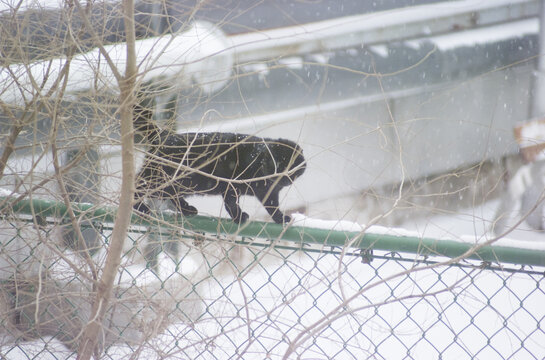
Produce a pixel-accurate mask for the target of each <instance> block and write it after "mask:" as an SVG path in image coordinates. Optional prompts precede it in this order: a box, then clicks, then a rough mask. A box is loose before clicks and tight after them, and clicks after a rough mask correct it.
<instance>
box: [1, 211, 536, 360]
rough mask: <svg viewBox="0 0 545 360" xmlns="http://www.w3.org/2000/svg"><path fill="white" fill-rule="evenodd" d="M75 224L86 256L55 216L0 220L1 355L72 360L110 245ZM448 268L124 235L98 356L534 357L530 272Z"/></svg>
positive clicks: (175, 233)
mask: <svg viewBox="0 0 545 360" xmlns="http://www.w3.org/2000/svg"><path fill="white" fill-rule="evenodd" d="M86 224H87V225H86V226H95V227H94V229H95V230H96V231H97V232H98V233H99V234H100V242H99V243H100V246H99V247H100V249H99V250H98V251H97V252H96V253H95V254H94V255H93V257H92V258H91V257H90V256H86V255H85V252H82V251H79V252H78V251H75V250H73V249H71V250H69V249H68V248H67V247H66V246H65V245H63V243H62V240H61V239H62V234H63V230H62V229H63V226H64V227H67V226H68V225H63V224H62V222H61V221H59V220H58V219H55V218H49V217H48V218H40V217H32V216H29V217H27V218H25V217H24V216H21V215H18V214H11V215H6V216H5V217H4V218H3V219H2V221H1V230H0V234H1V235H0V236H1V249H0V261H1V268H0V273H1V275H2V283H1V284H2V285H1V296H0V315H1V317H0V321H1V326H0V328H1V329H3V330H1V331H2V334H1V338H0V341H1V343H0V344H1V347H0V356H1V357H2V358H6V359H75V358H76V356H77V354H76V352H75V350H76V349H77V344H78V339H79V337H80V335H81V331H82V327H83V326H84V324H85V323H86V322H88V321H89V320H90V319H89V318H88V317H89V313H90V309H91V304H92V301H93V299H94V296H93V294H94V291H95V290H96V288H95V287H94V286H93V284H94V282H93V277H96V276H97V272H98V274H100V270H97V269H100V268H101V266H102V265H103V261H104V258H105V248H106V247H107V244H108V241H109V238H110V236H111V228H110V227H108V226H107V225H102V226H97V225H96V223H93V222H88V223H86ZM89 224H91V225H89ZM93 224H95V225H93ZM165 229H167V230H165ZM448 260H449V259H448V258H441V257H429V256H428V257H422V256H419V255H414V254H408V253H398V252H389V251H378V250H370V251H363V250H361V249H353V248H347V247H335V246H323V245H322V246H319V245H306V244H301V243H298V244H297V243H293V242H289V241H285V240H282V239H264V240H262V239H258V238H249V237H241V236H234V235H233V236H230V235H215V234H207V233H198V232H188V231H186V230H184V229H183V228H182V227H161V228H157V227H151V228H150V227H145V226H137V225H134V226H133V227H132V228H131V232H130V234H129V237H128V240H127V242H126V249H125V252H124V256H123V258H122V263H121V268H120V272H119V276H118V280H117V281H116V288H115V290H114V294H113V297H114V300H113V301H112V302H111V305H110V308H109V310H108V312H107V316H106V322H105V324H104V327H103V330H102V333H101V339H100V344H101V347H102V350H103V352H102V353H101V354H100V357H101V358H104V359H125V358H126V359H133V358H142V359H144V358H145V359H153V358H157V359H160V358H169V359H237V358H241V359H282V358H285V359H333V358H334V359H362V358H365V359H422V358H437V359H465V358H482V359H484V358H486V359H497V358H501V359H542V358H543V356H544V355H545V345H544V344H545V331H544V329H543V323H544V319H545V307H544V306H543V303H544V299H545V291H544V290H543V286H542V285H543V276H544V268H542V267H536V266H534V267H528V266H523V265H520V266H519V265H507V264H490V263H483V262H479V261H468V260H464V261H462V262H458V263H452V264H445V263H444V262H445V261H448Z"/></svg>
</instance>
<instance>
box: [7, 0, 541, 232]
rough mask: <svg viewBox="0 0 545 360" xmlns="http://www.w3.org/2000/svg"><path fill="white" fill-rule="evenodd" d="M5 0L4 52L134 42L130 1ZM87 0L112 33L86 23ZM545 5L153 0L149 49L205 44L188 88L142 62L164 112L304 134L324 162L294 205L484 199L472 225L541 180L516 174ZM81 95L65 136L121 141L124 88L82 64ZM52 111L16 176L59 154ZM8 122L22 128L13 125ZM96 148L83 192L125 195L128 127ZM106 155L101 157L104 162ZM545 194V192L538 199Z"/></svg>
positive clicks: (10, 57) (421, 214)
mask: <svg viewBox="0 0 545 360" xmlns="http://www.w3.org/2000/svg"><path fill="white" fill-rule="evenodd" d="M2 6H3V7H4V8H3V9H2V12H0V17H1V19H0V23H1V24H2V25H1V28H2V32H3V34H2V36H1V39H2V41H1V42H0V52H1V53H2V55H3V62H4V64H3V65H4V66H6V65H11V66H12V67H13V66H21V65H18V64H20V63H26V64H29V63H30V64H33V63H40V64H42V65H40V66H41V67H42V68H43V67H45V65H43V64H45V63H46V62H47V60H48V59H52V58H56V57H62V56H65V54H67V53H69V52H70V51H73V49H71V48H70V42H68V41H66V39H67V37H69V35H70V36H77V37H78V39H79V40H80V43H83V44H86V42H87V43H88V44H89V46H88V48H86V47H85V46H80V47H79V48H78V49H77V50H76V51H75V53H85V51H90V50H92V49H93V48H94V44H95V41H96V37H98V38H100V39H101V41H102V42H103V43H104V44H106V45H108V44H116V43H119V42H120V41H122V40H123V39H124V29H123V21H122V18H121V16H120V4H118V3H113V2H105V3H94V4H93V6H92V7H91V6H88V7H87V8H85V7H84V8H78V7H77V6H71V5H70V4H69V3H58V2H56V1H53V2H39V3H38V2H21V3H17V4H10V3H9V2H8V3H4V5H2ZM15 10H16V11H15ZM83 11H86V14H88V15H89V19H90V20H91V22H92V23H93V25H94V28H95V29H96V33H95V34H91V33H89V32H88V31H86V30H84V29H85V27H84V26H83V20H82V17H81V12H83ZM540 11H541V7H540V1H536V0H518V1H507V0H500V1H475V0H472V1H469V0H467V1H400V0H398V1H396V0H389V1H386V0H385V1H378V0H377V1H372V2H371V1H326V0H323V1H311V2H309V1H296V0H292V1H288V0H285V1H279V0H277V1H255V0H244V1H204V2H202V1H163V2H160V1H157V2H155V1H151V2H149V1H141V2H138V3H137V14H136V20H137V37H138V39H139V41H142V44H146V45H142V46H143V47H146V49H148V50H147V51H149V54H152V53H153V56H157V57H158V56H160V55H159V54H162V52H161V50H160V49H159V48H160V46H161V45H160V44H159V40H154V39H160V38H161V37H164V36H168V35H169V34H176V35H177V36H178V38H182V39H188V40H187V42H186V43H187V44H189V43H190V44H192V46H191V47H189V45H188V47H187V49H181V48H180V52H182V51H183V52H185V53H186V54H187V56H186V57H184V58H183V61H181V62H178V63H176V66H178V67H179V68H180V69H182V70H180V73H185V74H186V75H185V77H184V79H182V80H183V81H182V80H180V81H174V83H175V85H174V86H173V84H172V83H173V82H172V81H168V80H170V79H169V76H165V75H164V74H163V75H161V74H159V75H157V74H155V73H154V72H153V71H154V70H155V69H158V68H159V66H158V65H157V64H155V65H154V63H153V62H152V61H146V62H144V61H142V62H141V63H140V71H141V73H143V74H146V73H149V74H150V76H149V77H147V78H145V79H144V80H143V81H145V84H146V86H147V89H151V91H150V92H149V94H151V95H149V94H148V95H149V97H151V98H152V100H153V106H154V110H155V114H156V115H155V116H156V118H157V120H158V121H160V122H161V123H162V124H163V125H164V126H170V127H171V128H174V129H175V130H176V131H178V132H184V131H229V132H242V133H248V134H253V135H258V136H265V137H275V138H277V137H283V138H289V139H291V140H295V141H297V142H298V143H300V144H301V146H302V147H303V149H304V153H305V156H306V158H307V160H308V167H307V171H306V173H305V174H304V176H303V177H301V178H300V179H298V180H297V181H296V183H295V185H294V186H293V187H292V188H290V189H288V190H284V192H283V193H282V196H283V200H282V207H283V208H285V209H288V210H289V211H288V212H301V213H304V214H306V215H308V216H311V217H317V218H322V219H346V220H353V221H358V222H361V223H368V222H370V221H373V222H378V223H380V224H385V225H389V226H404V227H409V228H410V227H414V226H416V225H415V224H418V223H424V224H429V223H430V221H433V219H432V217H434V216H437V215H449V216H452V217H453V218H454V217H456V216H457V214H458V215H459V214H462V213H463V212H465V213H464V214H465V215H467V211H468V210H467V209H471V211H472V212H473V215H474V216H473V217H472V221H470V222H471V223H472V224H473V226H472V227H473V228H474V227H475V223H476V222H479V229H480V230H479V232H481V233H482V232H486V231H489V230H490V229H491V228H493V227H494V225H495V224H498V223H500V225H501V228H502V229H504V228H505V227H506V226H508V224H509V223H513V222H514V221H516V219H518V218H519V217H518V216H519V214H520V212H521V202H520V199H521V197H522V196H523V194H524V192H525V191H527V185H528V181H526V182H524V181H523V182H522V183H521V184H519V185H516V186H515V185H510V184H513V183H512V181H511V179H512V178H514V177H515V175H516V174H517V172H518V169H519V168H520V167H521V166H523V161H522V159H521V158H520V156H519V149H520V141H519V142H517V139H515V136H514V129H515V127H517V126H518V125H519V124H521V123H524V122H528V121H530V120H533V119H536V118H539V116H541V115H542V112H541V111H540V109H539V103H540V102H539V99H541V97H539V88H540V81H539V80H540V69H539V61H538V60H539V53H540V51H539V43H540V36H539V29H540V25H539V24H540ZM74 34H76V35H74ZM8 35H9V36H8ZM184 36H186V38H184ZM146 41H147V42H146ZM150 41H151V43H150ZM184 41H185V40H184ZM182 43H183V42H182ZM150 44H151V45H150ZM152 49H154V50H153V51H155V52H153V51H152ZM158 49H159V50H158ZM185 53H184V54H185ZM148 58H151V56H148ZM148 60H149V59H148ZM16 71H21V72H24V66H23V69H19V70H17V69H16V70H13V69H12V74H13V73H14V72H15V73H17V72H16ZM4 75H5V71H4ZM9 76H11V75H9ZM143 77H145V75H143ZM95 82H96V81H95ZM2 86H4V89H3V91H2V92H1V93H2V94H3V95H2V96H3V98H2V100H4V101H5V102H6V103H10V102H11V103H17V102H18V101H20V98H21V96H19V95H17V94H15V95H11V96H10V95H9V94H10V91H11V90H10V88H9V84H8V83H7V82H5V81H4V85H2ZM93 88H94V91H91V90H93ZM66 92H67V93H69V95H70V97H65V99H64V100H63V101H64V102H65V106H64V110H63V111H65V112H66V115H65V116H66V118H67V119H69V120H67V121H66V122H65V124H64V125H63V127H62V128H61V129H60V130H59V133H58V134H57V140H58V141H61V142H62V141H64V143H65V148H66V153H67V154H68V155H67V158H70V155H69V153H70V151H74V149H73V148H74V147H75V148H78V145H81V144H75V143H74V142H73V141H72V142H71V141H70V139H75V138H77V137H78V136H80V135H81V134H82V132H85V131H87V132H89V128H91V129H93V130H92V131H91V132H93V134H94V135H96V134H103V135H107V137H108V138H109V139H115V138H116V136H117V135H116V133H117V130H116V125H115V121H114V120H113V119H115V115H112V114H114V113H115V105H114V104H112V101H111V99H112V96H110V95H107V94H108V92H102V91H97V87H96V86H95V85H94V82H93V81H91V80H89V79H87V80H86V79H81V78H78V79H77V81H76V80H75V81H74V86H73V87H72V88H71V87H70V86H69V87H68V88H67V91H66ZM105 94H106V95H105ZM536 104H538V105H537V107H536ZM19 106H21V105H20V104H19ZM47 117H48V116H47V114H45V113H44V114H41V115H40V114H38V118H39V121H38V122H37V123H33V125H31V126H30V127H29V130H28V131H26V132H23V134H22V135H21V136H19V138H18V140H17V144H18V148H17V151H16V153H15V156H12V157H11V158H10V168H11V169H12V171H11V175H14V174H16V175H14V176H11V177H10V176H6V177H4V178H3V180H2V181H3V182H4V183H5V186H8V187H9V186H13V184H15V183H17V182H18V181H23V180H21V179H20V174H21V173H22V172H23V171H24V168H25V167H28V166H29V164H34V165H33V166H34V167H36V168H40V166H41V168H42V169H43V171H46V172H47V171H50V169H51V167H50V165H48V163H47V156H44V157H42V158H41V159H39V160H40V161H36V159H34V160H31V159H30V158H29V156H30V157H31V155H30V154H35V152H36V150H35V149H36V141H37V140H38V142H39V141H40V140H41V141H46V139H47V137H48V136H49V133H48V130H47V129H48V126H49V120H48V119H47ZM0 120H1V119H0ZM1 121H2V129H3V130H2V131H3V132H6V131H7V130H5V129H9V125H10V124H9V122H10V121H9V119H8V118H7V117H4V119H3V120H1ZM82 125H84V126H82ZM527 137H528V136H527ZM530 137H531V136H530ZM62 139H64V140H62ZM95 140H96V139H95ZM93 151H95V152H96V153H97V154H99V155H96V156H95V155H91V156H89V157H88V158H89V159H90V161H91V163H93V162H96V161H98V162H99V164H100V165H97V166H98V168H99V169H101V170H100V171H99V172H100V174H101V175H102V176H101V177H100V179H98V178H97V179H95V180H94V181H91V182H90V183H88V184H87V185H86V187H89V186H90V187H91V188H92V189H94V190H93V192H96V195H95V196H91V197H89V196H88V195H89V194H85V196H84V195H83V194H80V195H77V194H76V195H74V197H75V199H78V198H80V199H82V198H84V197H85V201H89V202H93V201H92V200H93V197H94V198H95V200H94V201H95V202H96V201H100V202H107V201H108V200H110V199H112V198H115V196H114V197H112V196H111V195H110V194H115V193H116V192H117V190H118V187H119V181H118V180H119V176H118V175H119V170H120V163H119V161H120V160H119V156H118V155H119V153H118V152H117V151H118V150H117V147H116V145H115V141H114V143H112V141H110V142H104V141H102V144H101V145H100V146H95V147H93ZM96 158H98V160H93V159H96ZM25 159H26V160H25ZM25 161H26V162H25ZM43 161H45V162H43ZM38 163H39V164H41V165H38ZM97 166H94V165H93V166H91V167H90V169H93V171H94V172H95V173H96V171H97V170H96V169H97ZM524 166H526V165H524ZM531 166H532V167H535V166H534V165H531ZM525 169H526V168H525ZM525 171H526V173H527V174H530V173H531V172H532V171H533V172H534V173H539V172H540V170H539V169H538V170H537V171H536V170H532V171H530V169H526V170H525ZM17 174H19V175H17ZM6 175H10V174H6ZM525 176H526V175H525ZM529 176H530V175H529ZM531 176H534V177H536V176H537V178H540V175H531ZM531 176H530V177H531ZM519 177H520V176H519ZM526 178H528V176H526ZM526 178H525V179H526ZM79 182H81V181H79ZM530 182H533V183H537V181H530ZM517 184H518V183H517ZM509 186H511V187H514V190H513V189H512V190H511V191H509V190H508V189H509ZM538 190H539V189H538ZM532 191H534V193H535V191H537V190H536V189H533V190H532ZM540 191H541V190H539V191H538V192H537V193H535V196H530V198H535V199H534V200H537V199H538V197H539V196H538V195H539V194H540ZM506 194H508V195H506ZM502 197H503V198H502ZM527 197H528V196H527ZM190 203H192V204H195V205H196V206H197V207H198V208H199V209H200V211H201V212H202V213H204V214H210V215H221V216H225V214H223V212H224V211H223V210H222V205H221V199H212V198H208V197H206V198H204V197H201V198H195V199H190ZM534 205H535V201H534V203H533V204H532V206H534ZM244 206H245V207H246V208H253V209H254V210H253V215H252V216H253V218H255V219H267V215H266V213H265V212H264V211H263V210H262V209H261V207H260V206H258V204H257V203H256V202H255V201H254V200H253V199H247V200H245V205H244ZM482 206H485V207H486V210H482V209H481V208H480V207H482ZM532 206H531V207H532ZM476 208H478V209H480V210H479V211H481V210H482V211H481V213H480V214H476V213H475V209H476ZM540 214H542V212H541V213H540ZM540 216H541V217H540ZM476 219H477V220H476ZM498 219H502V220H501V221H498ZM541 220H542V215H539V214H538V220H537V222H538V223H539V226H533V230H540V229H541V228H542V226H541V225H542V224H541V223H542V221H541ZM453 226H455V227H458V226H460V225H459V224H458V223H456V224H455V225H453ZM530 227H531V226H530ZM531 228H532V227H531ZM470 230H471V227H470Z"/></svg>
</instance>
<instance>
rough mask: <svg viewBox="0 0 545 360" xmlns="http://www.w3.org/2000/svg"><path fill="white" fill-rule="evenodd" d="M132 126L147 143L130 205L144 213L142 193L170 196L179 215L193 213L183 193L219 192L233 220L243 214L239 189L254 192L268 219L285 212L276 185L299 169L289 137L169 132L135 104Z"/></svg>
mask: <svg viewBox="0 0 545 360" xmlns="http://www.w3.org/2000/svg"><path fill="white" fill-rule="evenodd" d="M135 113H136V116H135V128H136V131H137V132H140V133H142V134H143V135H144V137H145V138H146V141H147V142H148V143H149V145H150V149H149V153H148V154H147V156H146V158H145V160H144V165H143V167H142V169H141V170H140V173H139V174H138V177H137V189H136V195H135V197H136V203H135V205H134V208H135V209H136V210H139V211H142V212H146V213H149V211H150V209H149V208H148V207H147V205H146V204H144V202H143V200H144V198H145V197H153V198H163V199H170V200H171V201H172V202H173V203H174V205H175V206H176V208H177V209H178V210H179V211H180V212H181V213H182V214H183V215H185V216H191V215H195V214H197V209H196V208H195V207H193V206H191V205H189V204H188V203H187V201H186V200H185V199H184V196H186V195H195V194H199V195H200V194H213V195H222V196H223V200H224V204H225V209H226V210H227V212H228V213H229V215H230V216H231V218H232V219H233V221H235V222H236V223H243V222H245V221H246V220H247V219H248V214H246V213H245V212H243V211H242V210H241V209H240V206H239V205H238V199H239V197H240V196H241V195H253V196H255V197H257V198H258V199H259V200H260V201H261V203H262V204H263V206H264V207H265V209H266V210H267V211H268V213H269V214H270V215H271V217H272V218H273V220H274V221H275V222H277V223H280V224H282V223H287V222H289V221H290V220H291V218H290V217H289V216H287V215H284V214H283V213H282V212H281V211H280V210H279V209H278V205H279V202H278V201H279V200H278V197H279V192H280V190H281V189H282V188H283V187H285V186H288V185H291V183H292V182H293V181H294V180H295V179H296V178H297V177H299V176H300V175H301V174H302V173H303V172H304V171H305V159H304V157H303V151H302V149H301V148H300V147H299V146H298V145H297V144H296V143H294V142H293V141H290V140H285V139H267V138H261V137H256V136H250V135H243V134H233V133H184V134H174V133H171V132H169V131H166V130H161V129H159V128H158V127H157V126H156V125H155V123H153V122H152V121H151V120H150V119H151V113H150V112H149V111H145V110H142V109H139V108H136V109H135Z"/></svg>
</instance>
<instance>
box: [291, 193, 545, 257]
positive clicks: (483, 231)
mask: <svg viewBox="0 0 545 360" xmlns="http://www.w3.org/2000/svg"><path fill="white" fill-rule="evenodd" d="M498 204H499V201H498V200H494V201H490V202H488V203H485V204H483V205H481V206H479V207H476V208H472V209H465V210H462V211H460V212H457V213H454V214H449V215H436V216H433V217H429V218H421V219H411V220H408V221H407V222H406V223H405V224H403V227H399V228H396V227H385V226H380V225H370V226H367V225H364V224H358V223H355V222H352V221H347V220H321V219H313V218H309V217H306V216H305V215H303V214H293V218H294V222H293V226H304V227H309V228H316V229H324V230H335V231H346V232H361V231H365V233H366V234H380V235H390V236H399V237H400V238H403V237H413V238H428V239H434V240H439V241H442V240H443V241H445V240H446V241H456V242H461V243H467V244H478V243H480V242H484V241H489V240H491V239H494V238H495V237H496V236H495V235H494V234H491V233H490V232H489V226H490V224H492V222H493V221H494V216H495V212H496V209H497V207H498ZM400 240H401V239H400ZM493 246H498V247H510V248H521V249H531V250H537V251H545V234H541V233H540V232H536V231H532V229H530V228H529V227H528V226H525V224H524V223H523V224H522V225H521V226H519V227H517V228H516V229H514V230H513V231H512V232H510V233H509V234H508V235H507V237H502V238H500V239H498V240H497V241H495V242H494V245H493Z"/></svg>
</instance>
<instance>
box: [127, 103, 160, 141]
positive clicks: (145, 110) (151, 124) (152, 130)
mask: <svg viewBox="0 0 545 360" xmlns="http://www.w3.org/2000/svg"><path fill="white" fill-rule="evenodd" d="M133 116H134V122H133V125H134V130H135V133H136V134H140V135H141V136H143V137H144V139H145V141H146V142H148V143H155V142H160V141H161V137H162V135H163V133H164V130H162V129H161V128H159V127H158V126H157V124H156V123H155V121H154V120H153V110H152V109H150V108H149V107H145V106H142V105H141V104H136V105H135V106H134V112H133Z"/></svg>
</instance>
